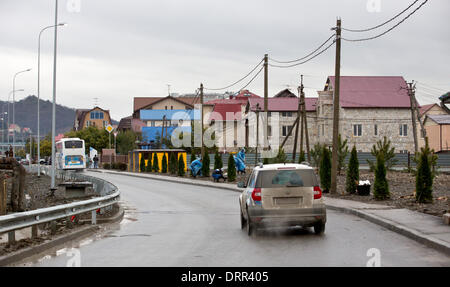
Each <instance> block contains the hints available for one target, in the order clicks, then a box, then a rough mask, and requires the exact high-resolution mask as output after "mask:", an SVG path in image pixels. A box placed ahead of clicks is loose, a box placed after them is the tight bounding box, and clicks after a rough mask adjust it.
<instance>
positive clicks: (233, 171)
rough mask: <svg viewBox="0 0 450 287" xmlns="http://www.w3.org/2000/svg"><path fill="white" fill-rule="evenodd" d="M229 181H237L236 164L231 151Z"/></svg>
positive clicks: (228, 171)
mask: <svg viewBox="0 0 450 287" xmlns="http://www.w3.org/2000/svg"><path fill="white" fill-rule="evenodd" d="M227 173H228V181H230V182H231V181H235V180H236V164H235V162H234V157H233V155H232V154H231V153H230V156H229V157H228V170H227Z"/></svg>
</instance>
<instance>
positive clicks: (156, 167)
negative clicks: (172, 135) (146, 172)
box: [152, 152, 159, 172]
mask: <svg viewBox="0 0 450 287" xmlns="http://www.w3.org/2000/svg"><path fill="white" fill-rule="evenodd" d="M152 171H154V172H159V163H158V156H157V155H156V152H155V153H154V154H153V164H152Z"/></svg>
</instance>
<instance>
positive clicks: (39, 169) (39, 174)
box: [37, 23, 67, 177]
mask: <svg viewBox="0 0 450 287" xmlns="http://www.w3.org/2000/svg"><path fill="white" fill-rule="evenodd" d="M66 25H67V23H59V24H58V25H56V26H66ZM53 27H55V25H51V26H47V27H44V28H43V29H42V30H41V31H40V32H39V38H38V70H37V73H38V76H37V161H38V162H37V164H38V177H40V176H41V150H40V147H41V138H40V128H39V125H40V116H39V99H40V74H41V35H42V32H44V31H45V30H47V29H49V28H53Z"/></svg>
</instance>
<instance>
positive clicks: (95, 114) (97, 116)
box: [91, 111, 103, 120]
mask: <svg viewBox="0 0 450 287" xmlns="http://www.w3.org/2000/svg"><path fill="white" fill-rule="evenodd" d="M102 119H103V112H101V111H92V112H91V120H102Z"/></svg>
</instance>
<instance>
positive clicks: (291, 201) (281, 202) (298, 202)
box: [274, 197, 303, 205]
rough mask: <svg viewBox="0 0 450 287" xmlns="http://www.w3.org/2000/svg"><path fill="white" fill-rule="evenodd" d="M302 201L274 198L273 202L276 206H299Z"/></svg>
mask: <svg viewBox="0 0 450 287" xmlns="http://www.w3.org/2000/svg"><path fill="white" fill-rule="evenodd" d="M302 201H303V198H302V197H275V198H274V202H275V204H276V205H286V204H297V205H298V204H301V203H302Z"/></svg>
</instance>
